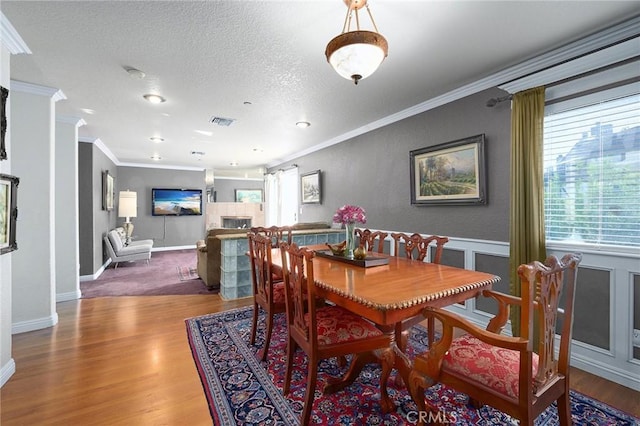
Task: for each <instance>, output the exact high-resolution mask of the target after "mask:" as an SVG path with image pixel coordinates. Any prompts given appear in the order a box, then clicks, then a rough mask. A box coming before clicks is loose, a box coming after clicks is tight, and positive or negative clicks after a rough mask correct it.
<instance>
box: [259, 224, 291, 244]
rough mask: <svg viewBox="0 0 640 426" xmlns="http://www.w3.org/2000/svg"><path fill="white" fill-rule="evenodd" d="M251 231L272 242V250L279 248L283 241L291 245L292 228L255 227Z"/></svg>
mask: <svg viewBox="0 0 640 426" xmlns="http://www.w3.org/2000/svg"><path fill="white" fill-rule="evenodd" d="M249 231H251V233H253V234H260V235H264V236H265V237H267V238H269V239H270V240H271V248H278V247H280V242H281V241H285V242H286V243H287V244H291V240H292V233H293V228H292V227H291V226H269V227H264V226H254V227H252V228H250V229H249Z"/></svg>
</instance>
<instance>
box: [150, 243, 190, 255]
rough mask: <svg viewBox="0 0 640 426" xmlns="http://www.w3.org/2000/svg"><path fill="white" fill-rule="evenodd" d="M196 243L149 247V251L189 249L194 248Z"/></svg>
mask: <svg viewBox="0 0 640 426" xmlns="http://www.w3.org/2000/svg"><path fill="white" fill-rule="evenodd" d="M195 248H196V245H195V244H193V245H188V246H173V247H154V248H152V249H151V253H153V252H154V251H172V250H191V249H195Z"/></svg>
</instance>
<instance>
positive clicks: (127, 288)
mask: <svg viewBox="0 0 640 426" xmlns="http://www.w3.org/2000/svg"><path fill="white" fill-rule="evenodd" d="M195 264H196V250H195V249H189V250H170V251H157V252H152V253H151V260H150V261H149V264H148V265H147V262H145V261H137V262H122V263H120V265H118V268H114V267H113V266H111V265H110V266H109V267H108V268H107V269H106V270H105V271H104V272H103V273H102V275H100V277H99V278H98V279H96V280H93V281H82V282H80V291H81V292H82V298H83V299H88V298H93V297H112V296H163V295H187V294H217V293H218V290H209V289H207V286H206V285H205V284H204V281H202V280H201V279H200V278H199V277H198V275H197V273H196V274H195V277H192V276H191V273H190V272H189V276H190V277H192V278H189V279H187V280H186V281H183V280H182V279H181V277H180V275H179V273H176V268H179V267H182V266H184V265H195Z"/></svg>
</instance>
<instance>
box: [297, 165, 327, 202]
mask: <svg viewBox="0 0 640 426" xmlns="http://www.w3.org/2000/svg"><path fill="white" fill-rule="evenodd" d="M320 176H321V174H320V170H315V171H313V172H309V173H305V174H303V175H300V191H301V192H302V194H301V200H302V204H322V183H321V179H320Z"/></svg>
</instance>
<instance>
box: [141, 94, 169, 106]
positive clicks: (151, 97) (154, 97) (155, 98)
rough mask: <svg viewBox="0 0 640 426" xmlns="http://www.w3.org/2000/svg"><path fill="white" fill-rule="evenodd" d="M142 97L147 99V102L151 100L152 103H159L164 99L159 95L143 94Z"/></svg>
mask: <svg viewBox="0 0 640 426" xmlns="http://www.w3.org/2000/svg"><path fill="white" fill-rule="evenodd" d="M142 97H143V98H145V99H146V100H148V101H149V102H151V103H152V104H161V103H163V102H165V101H166V99H165V98H163V97H162V96H160V95H144V96H142Z"/></svg>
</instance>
